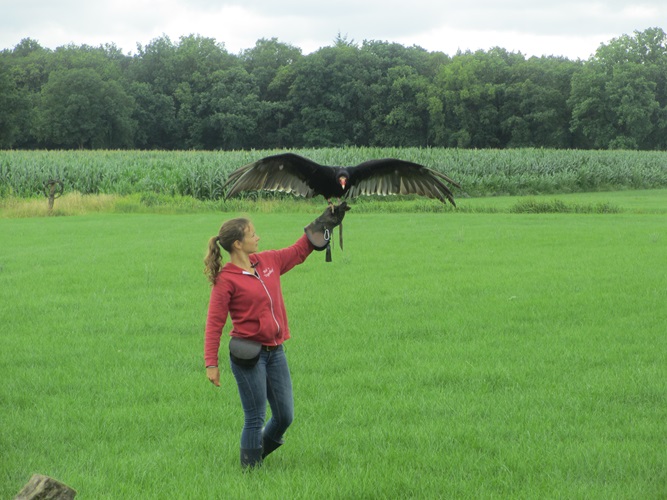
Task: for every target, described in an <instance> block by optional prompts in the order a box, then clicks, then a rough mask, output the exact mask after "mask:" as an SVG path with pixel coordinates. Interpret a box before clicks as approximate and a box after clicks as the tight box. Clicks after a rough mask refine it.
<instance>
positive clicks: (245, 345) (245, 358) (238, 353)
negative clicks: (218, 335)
mask: <svg viewBox="0 0 667 500" xmlns="http://www.w3.org/2000/svg"><path fill="white" fill-rule="evenodd" d="M261 350H262V344H261V343H259V342H255V341H254V340H248V339H242V338H239V337H232V338H231V339H230V340H229V357H230V358H231V360H232V361H233V362H234V363H236V364H237V365H241V366H255V365H256V364H257V361H258V360H259V354H260V351H261Z"/></svg>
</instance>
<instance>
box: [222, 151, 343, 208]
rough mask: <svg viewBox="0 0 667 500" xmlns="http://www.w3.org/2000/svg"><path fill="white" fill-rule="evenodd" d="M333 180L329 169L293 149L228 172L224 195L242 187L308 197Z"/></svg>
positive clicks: (233, 193)
mask: <svg viewBox="0 0 667 500" xmlns="http://www.w3.org/2000/svg"><path fill="white" fill-rule="evenodd" d="M332 180H333V181H335V179H334V174H333V169H332V168H330V167H326V166H323V165H320V164H318V163H316V162H314V161H312V160H309V159H308V158H304V157H303V156H299V155H296V154H294V153H284V154H278V155H272V156H267V157H265V158H261V159H259V160H257V161H255V162H252V163H249V164H247V165H244V166H242V167H240V168H238V169H237V170H235V171H233V172H232V173H231V174H229V176H228V178H227V180H226V181H225V183H224V185H223V190H224V191H226V195H225V198H226V199H228V198H231V197H233V196H236V195H238V194H239V193H242V192H244V191H262V190H264V191H279V192H285V193H292V194H295V195H297V196H304V197H306V198H310V197H312V196H316V195H318V194H322V193H321V191H322V189H323V188H326V186H327V185H328V183H330V182H331V181H332Z"/></svg>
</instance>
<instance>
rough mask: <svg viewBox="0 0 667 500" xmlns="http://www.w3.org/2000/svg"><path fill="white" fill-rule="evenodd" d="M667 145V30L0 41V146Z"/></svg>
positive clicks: (646, 147)
mask: <svg viewBox="0 0 667 500" xmlns="http://www.w3.org/2000/svg"><path fill="white" fill-rule="evenodd" d="M371 144H373V145H382V146H450V147H475V148H489V147H494V148H505V147H526V146H531V147H553V148H574V147H579V148H633V149H663V150H664V149H667V35H666V34H665V32H664V31H663V30H662V29H660V28H649V29H647V30H644V31H642V32H635V33H634V34H632V35H622V36H621V37H618V38H616V39H613V40H611V41H610V42H609V43H607V44H602V45H601V46H600V47H599V49H598V50H597V52H596V54H595V55H594V56H593V57H591V58H590V59H589V60H588V61H570V60H567V59H565V58H557V57H540V58H536V57H531V58H529V59H526V58H525V57H524V56H523V55H522V54H520V53H513V52H508V51H506V50H504V49H502V48H493V49H491V50H489V51H481V50H480V51H477V52H465V53H461V52H459V53H457V54H456V55H454V56H453V57H451V58H450V57H449V56H447V55H445V54H443V53H441V52H428V51H426V50H424V49H423V48H421V47H417V46H412V47H404V46H402V45H400V44H397V43H390V42H383V41H376V40H371V41H364V42H363V43H362V44H361V45H360V46H359V45H358V44H356V43H355V42H354V41H350V40H347V39H346V38H345V37H341V36H340V35H339V36H338V38H337V39H336V40H334V43H333V45H332V46H330V47H324V48H322V49H320V50H318V51H316V52H314V53H312V54H309V55H305V56H304V55H303V54H302V53H301V50H300V49H298V48H296V47H293V46H291V45H288V44H284V43H281V42H279V41H278V40H277V39H275V38H272V39H260V40H258V41H257V43H256V45H255V47H253V48H251V49H248V50H245V51H243V52H241V53H240V54H239V55H232V54H230V53H228V52H227V50H226V49H225V46H224V44H222V43H218V42H216V41H215V40H214V39H212V38H205V37H201V36H198V35H190V36H185V37H181V38H180V39H179V40H178V41H177V42H172V41H171V40H170V39H169V38H168V37H166V36H163V37H160V38H156V39H155V40H153V41H151V42H150V43H149V44H148V45H146V46H138V48H137V53H136V54H135V55H134V56H130V55H125V54H123V53H122V52H121V51H120V50H119V49H118V48H117V47H116V46H115V45H113V44H108V45H103V46H100V47H90V46H87V45H81V46H76V45H73V44H70V45H66V46H62V47H58V48H57V49H55V50H49V49H45V48H43V47H41V46H40V44H39V43H38V42H37V41H35V40H33V39H30V38H26V39H24V40H21V42H20V43H19V44H18V45H16V46H15V47H14V48H13V49H11V50H3V51H0V147H19V148H43V147H87V148H94V147H134V148H161V149H185V148H198V149H199V148H206V149H217V148H225V149H229V148H234V149H239V148H294V147H322V146H342V145H358V146H365V145H371Z"/></svg>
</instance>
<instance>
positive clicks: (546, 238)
mask: <svg viewBox="0 0 667 500" xmlns="http://www.w3.org/2000/svg"><path fill="white" fill-rule="evenodd" d="M572 196H575V195H572ZM577 196H578V197H577V198H576V199H571V198H566V202H567V203H569V204H586V205H587V204H592V205H595V204H597V203H600V202H601V203H609V204H612V205H614V206H616V207H619V208H620V210H619V211H618V213H604V214H597V213H589V214H582V213H557V214H524V213H521V214H516V213H510V210H509V208H510V207H511V206H514V205H515V204H516V202H517V200H516V199H500V198H498V199H491V198H485V199H479V200H474V199H471V200H461V202H460V205H461V206H462V211H461V212H449V211H447V212H444V213H364V212H363V211H361V210H360V211H358V212H357V213H355V212H354V209H353V211H352V212H350V213H349V214H348V216H347V218H346V219H345V251H344V252H341V251H340V249H339V248H338V247H336V248H334V252H333V260H334V262H333V263H325V262H324V255H323V254H322V253H316V254H313V255H312V256H311V257H310V258H309V260H308V261H307V262H306V263H304V264H303V265H302V266H299V267H297V268H295V269H294V270H293V271H291V272H290V273H289V274H288V275H286V276H285V277H284V279H283V290H284V294H285V300H286V303H287V308H288V313H289V316H290V325H291V329H292V339H291V340H290V341H289V342H288V344H287V355H288V358H289V361H290V366H291V370H292V376H293V383H294V390H295V400H296V401H295V406H296V408H295V413H296V416H295V421H294V424H293V426H292V427H291V428H290V430H289V431H288V434H287V436H286V439H287V442H286V444H285V446H283V447H282V448H281V449H280V450H279V451H278V452H276V453H275V454H273V455H271V457H269V458H268V459H267V461H266V462H265V464H264V467H263V468H262V469H261V470H259V471H256V472H254V473H253V474H246V475H244V474H242V473H241V472H240V467H239V464H238V461H239V459H238V447H239V434H240V430H241V426H242V411H241V406H240V402H239V400H238V395H237V392H236V386H235V383H234V379H233V377H232V375H231V373H230V372H229V369H228V367H226V368H225V370H223V374H222V380H221V383H222V387H221V388H220V389H216V388H214V387H213V386H212V385H211V384H210V383H209V382H208V381H207V380H206V378H205V374H204V370H203V366H202V363H203V361H202V353H203V329H204V321H205V316H206V308H207V304H208V294H209V287H208V284H207V282H206V279H205V277H204V275H203V274H202V258H203V253H204V250H205V245H206V242H207V240H208V238H209V237H210V236H212V235H213V234H215V233H216V232H217V229H218V227H219V225H220V223H221V222H222V220H224V219H225V218H228V217H231V216H234V215H236V214H235V213H216V212H196V211H195V212H192V213H185V214H168V213H161V214H152V213H88V214H84V215H79V216H75V217H30V218H9V219H8V218H4V219H3V218H0V241H1V244H0V304H1V306H0V325H1V327H0V328H1V330H2V349H1V350H0V373H1V374H2V381H3V383H2V384H1V385H0V409H1V410H0V450H1V452H0V497H1V498H11V497H13V495H15V494H16V493H17V492H18V491H19V490H20V489H21V487H22V486H23V485H24V484H25V483H26V482H27V481H28V479H29V478H30V476H31V475H32V474H33V473H41V474H47V475H50V476H53V477H55V478H57V479H59V480H61V481H63V482H65V483H67V484H68V485H70V486H72V487H73V488H75V489H76V490H78V492H79V495H78V496H77V498H81V499H102V498H105V499H106V498H109V499H127V498H141V499H144V498H147V499H148V498H155V499H163V498H179V499H180V498H182V499H194V498H197V499H199V498H207V499H208V498H304V499H305V498H568V499H569V498H582V499H584V498H586V499H589V498H600V499H603V498H604V499H607V498H617V499H637V498H649V499H658V498H666V497H667V453H666V452H665V450H667V363H666V362H665V359H666V358H665V353H666V352H667V336H666V335H665V325H666V324H667V307H666V304H667V265H666V263H667V215H666V214H665V211H664V209H663V208H662V207H663V205H664V199H665V192H664V191H654V192H621V193H595V195H594V196H592V197H586V196H585V195H583V194H582V195H577ZM545 199H546V200H552V199H554V197H547V198H545ZM56 203H58V202H56ZM475 204H478V205H479V207H480V211H479V213H477V212H476V211H475V210H473V209H472V208H471V207H472V206H473V205H475ZM466 206H467V207H468V210H467V211H466V209H465V207H466ZM494 206H495V207H496V209H497V213H493V212H494V210H492V209H491V208H492V207H494ZM490 207H491V208H490ZM482 208H483V210H482ZM250 215H251V217H252V218H253V220H254V222H255V226H256V228H257V232H258V234H259V235H260V237H261V238H262V239H261V242H260V248H263V249H266V248H276V247H281V246H284V245H288V244H290V243H291V242H293V241H294V240H295V239H296V238H297V237H298V236H299V235H300V234H301V232H302V228H303V226H304V225H306V224H307V223H308V222H310V220H311V219H312V218H313V215H312V214H310V213H280V214H277V213H274V214H266V213H261V212H257V213H251V214H250ZM223 357H224V354H223Z"/></svg>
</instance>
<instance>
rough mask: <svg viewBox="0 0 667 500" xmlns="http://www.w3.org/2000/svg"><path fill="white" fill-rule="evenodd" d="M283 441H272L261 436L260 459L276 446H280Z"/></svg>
mask: <svg viewBox="0 0 667 500" xmlns="http://www.w3.org/2000/svg"><path fill="white" fill-rule="evenodd" d="M283 443H284V441H280V442H278V441H274V440H273V439H269V438H267V437H263V438H262V449H263V450H264V451H263V452H262V459H263V458H265V457H266V456H267V455H268V454H269V453H271V452H273V451H275V450H276V449H277V448H280V447H281V446H282V445H283Z"/></svg>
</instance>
